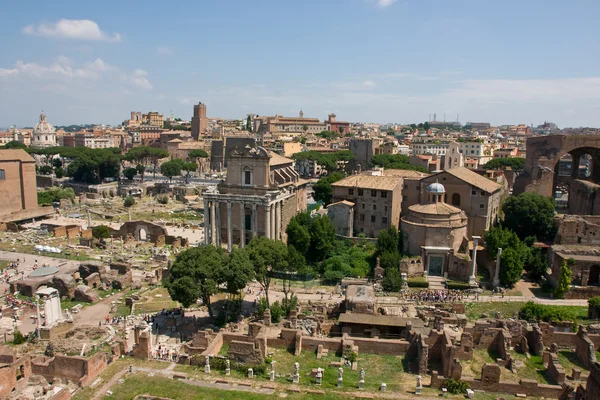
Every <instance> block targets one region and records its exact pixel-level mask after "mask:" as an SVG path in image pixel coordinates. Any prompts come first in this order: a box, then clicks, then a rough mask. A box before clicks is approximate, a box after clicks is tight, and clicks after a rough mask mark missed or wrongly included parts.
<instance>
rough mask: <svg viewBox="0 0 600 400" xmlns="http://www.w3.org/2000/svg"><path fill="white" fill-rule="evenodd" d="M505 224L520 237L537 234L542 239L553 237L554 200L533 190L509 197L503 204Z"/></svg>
mask: <svg viewBox="0 0 600 400" xmlns="http://www.w3.org/2000/svg"><path fill="white" fill-rule="evenodd" d="M502 210H503V211H504V226H506V227H507V228H509V229H511V230H512V231H514V232H515V233H516V234H517V235H518V236H519V238H521V239H525V238H526V237H528V236H535V237H537V238H538V239H540V240H547V239H552V237H553V235H554V215H555V207H554V201H553V200H552V199H551V198H548V197H544V196H542V195H541V194H538V193H533V192H525V193H521V194H520V195H518V196H511V197H509V198H508V199H507V200H506V201H505V202H504V205H503V206H502Z"/></svg>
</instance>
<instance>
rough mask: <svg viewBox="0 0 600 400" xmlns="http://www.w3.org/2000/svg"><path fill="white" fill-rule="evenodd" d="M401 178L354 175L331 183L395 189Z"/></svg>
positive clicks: (334, 185)
mask: <svg viewBox="0 0 600 400" xmlns="http://www.w3.org/2000/svg"><path fill="white" fill-rule="evenodd" d="M400 182H401V181H400V179H398V177H393V176H366V175H352V176H349V177H347V178H344V179H342V180H341V181H337V182H334V183H332V184H331V186H333V187H349V188H354V187H355V188H360V189H378V190H394V189H395V188H396V187H397V186H398V185H400Z"/></svg>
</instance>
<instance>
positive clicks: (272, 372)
mask: <svg viewBox="0 0 600 400" xmlns="http://www.w3.org/2000/svg"><path fill="white" fill-rule="evenodd" d="M269 380H270V381H271V382H273V381H274V380H275V371H270V372H269Z"/></svg>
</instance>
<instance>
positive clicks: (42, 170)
mask: <svg viewBox="0 0 600 400" xmlns="http://www.w3.org/2000/svg"><path fill="white" fill-rule="evenodd" d="M51 173H52V167H51V166H49V165H42V166H41V167H39V168H38V174H40V175H50V174H51Z"/></svg>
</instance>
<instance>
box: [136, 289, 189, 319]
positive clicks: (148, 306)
mask: <svg viewBox="0 0 600 400" xmlns="http://www.w3.org/2000/svg"><path fill="white" fill-rule="evenodd" d="M156 295H161V297H156ZM177 307H179V303H177V302H176V301H173V300H172V299H171V296H169V292H168V291H167V289H165V288H163V287H159V288H156V289H153V290H150V291H148V292H145V293H144V294H143V295H142V299H141V300H140V301H138V302H136V303H135V314H143V313H148V314H153V313H157V312H159V311H161V310H163V309H165V310H169V309H172V308H177Z"/></svg>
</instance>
